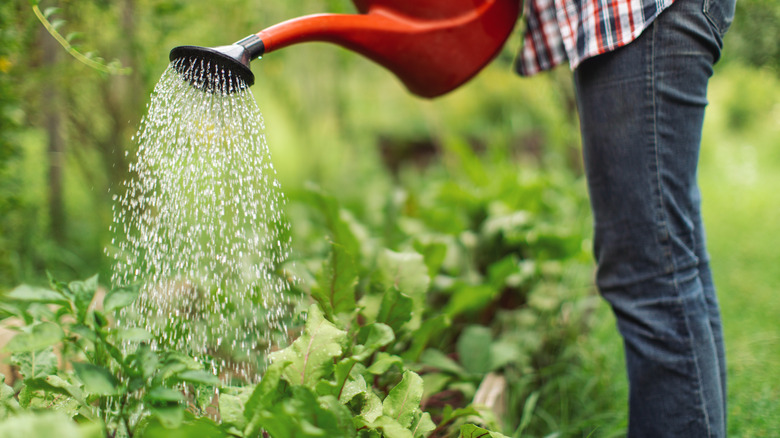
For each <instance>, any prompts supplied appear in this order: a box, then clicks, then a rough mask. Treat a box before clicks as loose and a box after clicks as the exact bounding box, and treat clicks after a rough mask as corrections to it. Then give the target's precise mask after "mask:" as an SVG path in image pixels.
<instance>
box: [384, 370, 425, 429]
mask: <svg viewBox="0 0 780 438" xmlns="http://www.w3.org/2000/svg"><path fill="white" fill-rule="evenodd" d="M422 395H423V381H422V378H421V377H420V376H418V375H417V374H416V373H414V372H413V371H405V372H404V375H403V378H402V379H401V381H400V382H399V383H398V384H397V385H396V386H395V387H393V389H391V390H390V392H389V393H388V394H387V397H386V398H385V399H384V401H383V402H382V413H383V414H384V415H386V416H388V417H390V418H392V419H394V420H396V421H398V422H399V423H400V424H401V425H402V426H404V427H406V428H408V427H409V426H410V425H411V424H412V420H413V419H414V412H415V410H417V409H419V407H420V401H422Z"/></svg>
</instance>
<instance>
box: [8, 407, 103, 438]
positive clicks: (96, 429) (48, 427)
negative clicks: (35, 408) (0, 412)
mask: <svg viewBox="0 0 780 438" xmlns="http://www.w3.org/2000/svg"><path fill="white" fill-rule="evenodd" d="M51 436H56V437H57V438H102V437H103V436H104V435H103V433H102V427H100V426H99V425H96V424H94V423H86V424H82V425H79V424H77V423H76V422H74V421H73V420H72V419H71V418H69V417H68V416H67V415H65V414H63V413H60V412H41V413H32V412H25V413H23V414H21V415H18V416H14V417H10V418H8V419H6V420H5V421H2V422H0V438H19V437H25V438H47V437H51Z"/></svg>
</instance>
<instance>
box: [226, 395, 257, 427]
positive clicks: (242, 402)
mask: <svg viewBox="0 0 780 438" xmlns="http://www.w3.org/2000/svg"><path fill="white" fill-rule="evenodd" d="M252 392H253V391H252V387H251V386H243V387H240V388H231V387H228V388H224V389H223V390H222V391H220V393H219V416H220V419H221V420H222V422H223V423H225V424H231V425H233V426H235V427H236V428H238V429H239V430H243V429H244V427H246V417H245V416H244V411H245V409H246V403H247V401H248V400H249V397H250V396H251V395H252Z"/></svg>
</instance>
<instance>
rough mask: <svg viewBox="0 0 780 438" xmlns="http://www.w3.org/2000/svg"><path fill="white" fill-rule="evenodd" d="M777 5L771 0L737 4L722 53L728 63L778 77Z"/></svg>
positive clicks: (779, 32) (779, 12) (779, 17)
mask: <svg viewBox="0 0 780 438" xmlns="http://www.w3.org/2000/svg"><path fill="white" fill-rule="evenodd" d="M778 23H780V4H778V3H777V2H776V1H774V0H739V1H738V2H737V8H736V13H735V15H734V22H733V24H732V26H731V29H730V30H729V32H728V33H727V34H726V38H725V41H724V53H725V55H726V56H727V57H728V58H729V59H733V60H739V61H741V62H742V63H744V64H747V65H751V66H755V67H770V68H772V69H773V70H774V72H775V74H776V75H777V74H780V47H778V44H777V41H778V40H780V26H778Z"/></svg>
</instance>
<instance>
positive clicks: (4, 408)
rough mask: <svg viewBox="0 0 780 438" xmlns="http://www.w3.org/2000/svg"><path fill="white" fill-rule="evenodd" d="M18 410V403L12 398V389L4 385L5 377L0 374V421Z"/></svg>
mask: <svg viewBox="0 0 780 438" xmlns="http://www.w3.org/2000/svg"><path fill="white" fill-rule="evenodd" d="M20 409H21V407H20V406H19V402H18V401H16V399H15V398H14V389H13V388H11V387H10V386H8V385H6V384H5V375H4V374H3V373H0V421H2V420H4V419H6V418H8V417H10V416H11V415H13V414H14V413H16V412H17V411H19V410H20Z"/></svg>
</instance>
